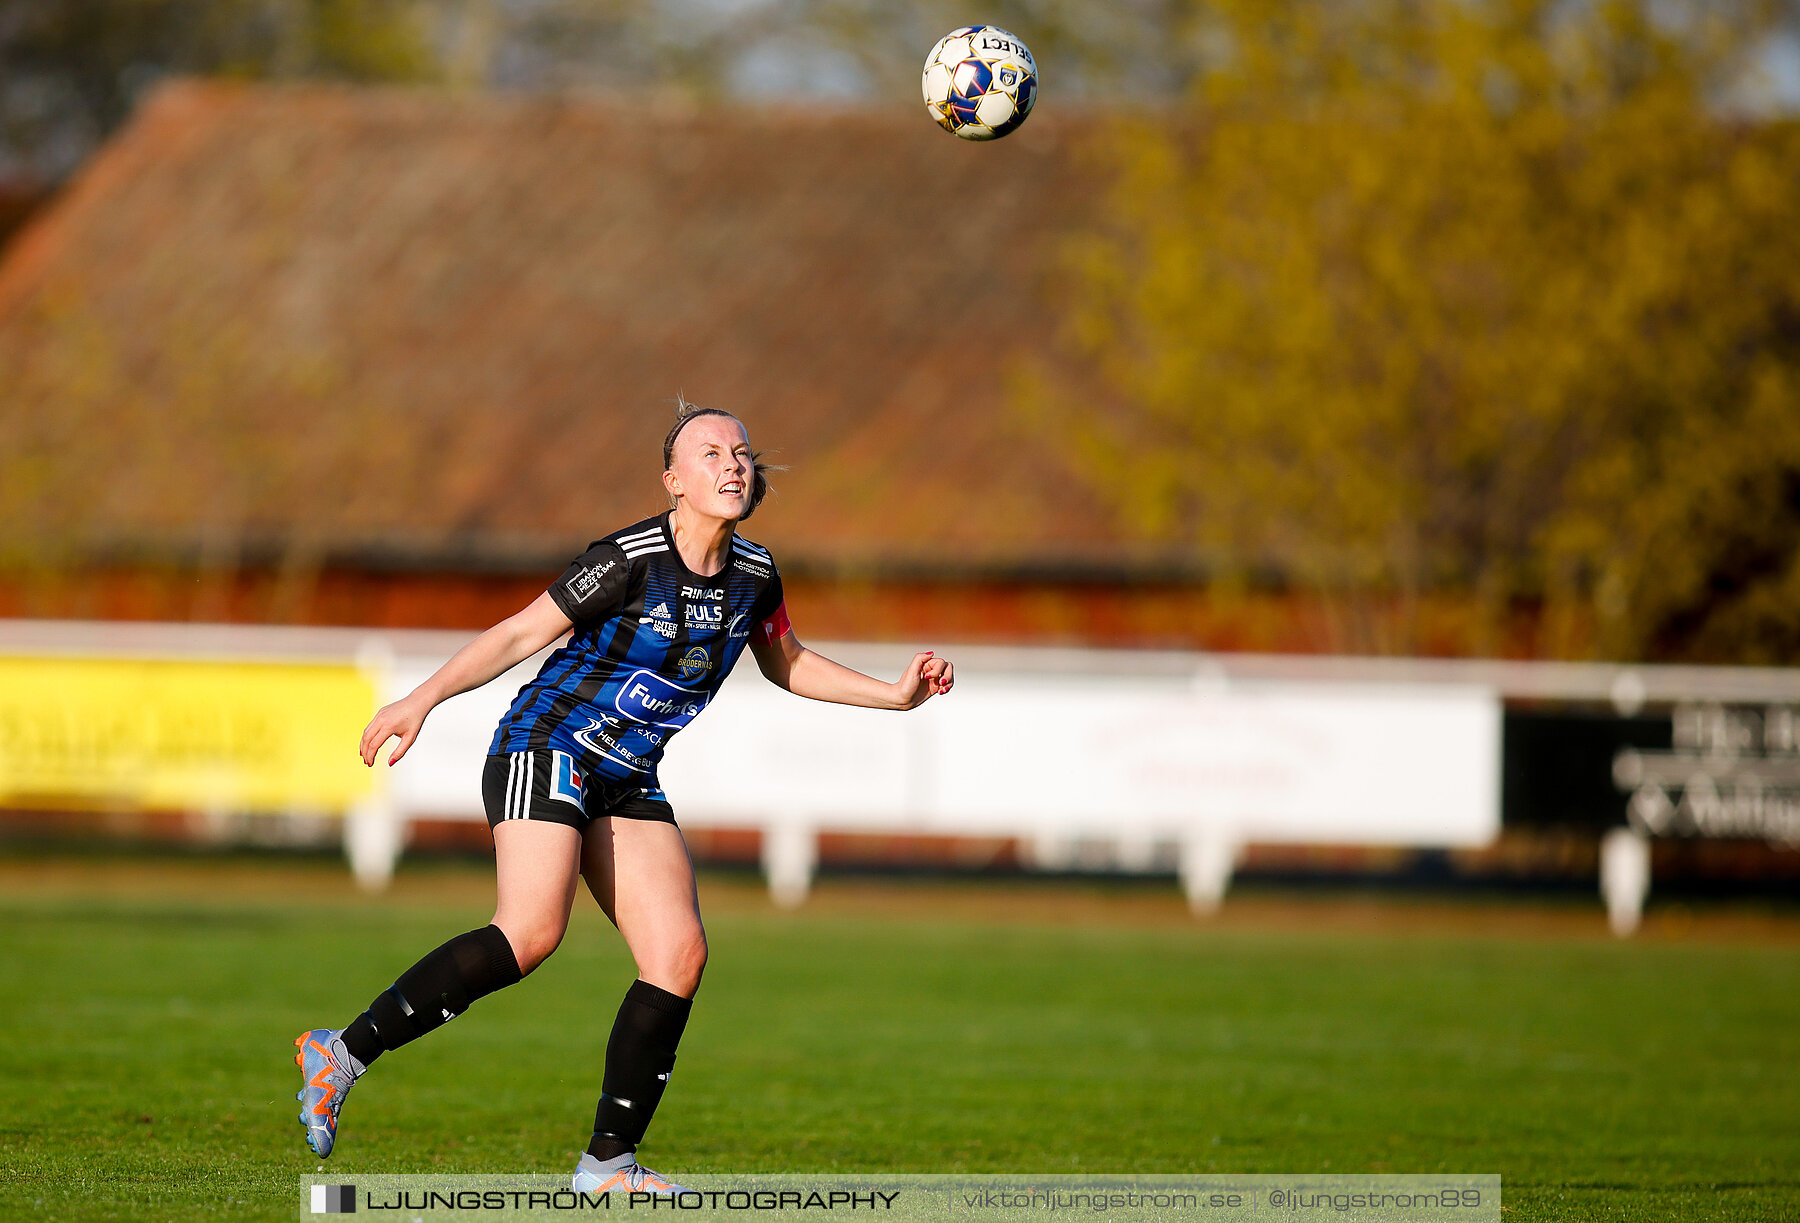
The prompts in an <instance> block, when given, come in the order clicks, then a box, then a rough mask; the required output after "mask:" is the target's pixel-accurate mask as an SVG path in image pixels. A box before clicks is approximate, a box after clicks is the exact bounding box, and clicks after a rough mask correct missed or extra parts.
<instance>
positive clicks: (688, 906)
mask: <svg viewBox="0 0 1800 1223" xmlns="http://www.w3.org/2000/svg"><path fill="white" fill-rule="evenodd" d="M757 458H758V456H757V454H756V453H755V452H754V451H752V450H751V449H750V439H749V436H748V435H747V434H746V432H745V430H744V426H743V425H742V424H741V423H740V422H739V421H738V420H737V418H736V417H734V416H731V415H729V414H728V413H725V412H721V411H718V410H716V409H710V408H698V409H697V408H694V407H693V406H692V405H689V404H686V403H683V404H681V405H680V407H679V409H678V412H677V417H676V421H675V426H674V427H673V428H672V429H670V430H669V435H668V437H667V438H665V439H664V441H663V485H664V487H666V488H667V489H668V492H669V497H670V500H671V502H672V504H673V506H674V508H673V509H672V510H671V511H669V512H667V513H664V514H661V515H659V516H657V517H654V518H647V519H645V520H644V521H642V522H639V523H635V524H633V525H632V526H629V527H626V528H625V529H624V530H622V531H616V532H614V533H613V534H612V535H609V536H607V537H606V538H605V539H602V540H599V541H597V542H596V543H594V544H593V545H591V546H590V547H589V548H588V550H587V552H586V553H584V554H583V555H582V556H581V557H579V558H578V559H576V560H575V561H574V563H572V564H571V565H570V566H569V568H568V570H567V572H565V573H564V574H563V575H562V577H561V578H559V579H558V580H557V581H556V582H555V584H553V585H552V586H551V587H550V589H549V590H548V591H546V592H545V593H544V594H542V595H540V596H539V597H538V598H537V599H536V600H535V601H534V602H533V603H532V604H531V605H530V606H529V607H527V608H525V609H524V610H523V611H521V612H519V613H518V614H517V615H514V616H512V617H510V618H509V619H506V620H503V621H501V622H500V623H499V624H497V625H495V626H494V627H493V628H491V629H489V630H488V631H487V632H485V633H483V634H481V636H479V637H477V638H476V639H475V640H474V641H472V642H470V643H469V644H468V645H466V646H464V647H463V648H462V649H461V650H459V651H457V653H456V655H455V657H453V658H451V659H450V661H449V662H447V663H445V664H444V665H443V666H442V667H440V668H438V670H437V672H436V673H435V674H434V675H432V677H431V678H430V679H428V680H426V681H425V682H424V683H423V684H420V685H419V687H418V688H417V689H416V690H414V691H413V692H412V693H411V694H410V695H409V696H407V697H405V698H404V699H403V700H399V701H396V702H395V703H394V704H392V705H389V706H387V707H385V708H384V709H382V710H381V711H380V712H378V713H377V714H376V715H375V717H374V720H373V721H371V722H370V723H369V726H368V729H367V730H365V731H364V732H363V737H362V758H363V763H364V764H367V765H370V766H373V764H374V763H375V758H376V756H377V754H378V753H379V752H380V751H381V749H382V748H383V747H384V746H385V745H386V744H387V742H388V741H389V740H390V739H398V740H399V745H398V746H397V747H396V748H395V749H394V751H393V754H392V755H391V756H390V757H389V758H388V763H389V764H390V765H392V764H393V763H394V762H395V761H397V760H399V759H400V758H401V757H402V756H404V755H405V754H406V751H407V749H408V748H410V747H411V746H412V744H413V742H414V740H416V739H417V738H418V736H419V730H420V728H421V727H422V726H423V725H424V722H425V718H426V716H427V715H428V714H429V713H430V712H431V711H432V709H433V708H435V707H436V706H437V704H438V703H439V702H440V701H443V700H446V699H448V698H449V697H452V696H455V695H456V694H457V693H459V692H466V691H468V690H469V689H471V688H475V687H479V686H480V685H482V684H485V683H487V682H488V681H489V680H491V679H493V678H494V677H495V676H497V675H500V674H501V673H503V672H505V671H506V670H508V669H509V668H511V667H512V666H514V665H515V664H516V663H519V662H521V661H523V660H524V659H526V658H529V657H531V655H533V654H535V653H536V652H537V651H538V650H540V649H542V648H544V647H545V646H546V645H549V644H550V643H551V642H552V641H554V640H556V639H557V638H558V637H560V636H561V635H562V634H564V633H567V632H570V631H571V629H572V630H573V632H572V634H571V636H570V638H569V641H568V643H567V644H566V645H564V646H563V647H562V648H561V649H559V650H557V651H555V652H554V653H552V654H551V655H550V657H549V658H548V659H546V660H545V662H544V665H543V668H542V669H541V670H540V671H539V672H538V675H537V678H536V679H534V680H532V681H531V682H530V683H528V684H526V685H525V686H524V687H523V688H522V689H520V691H519V695H518V697H517V699H515V700H514V701H513V704H512V708H511V710H510V711H509V712H508V713H507V715H506V717H505V718H503V719H502V720H501V722H500V727H499V730H498V731H497V732H496V733H495V735H494V742H493V746H492V747H491V748H490V749H489V753H490V754H489V755H488V758H487V766H486V769H485V771H484V772H483V774H482V786H481V792H482V799H483V802H484V804H485V805H486V807H487V817H488V823H489V825H490V826H491V827H492V829H493V833H494V857H495V863H496V867H497V873H498V892H499V898H498V902H497V904H496V905H495V908H494V920H493V922H492V924H490V925H487V926H484V927H482V928H481V929H479V930H471V931H469V932H468V933H467V934H459V935H458V936H456V937H455V938H453V939H451V940H450V941H449V942H447V943H445V944H444V945H443V946H442V947H439V948H438V949H437V950H436V951H433V952H432V953H431V954H429V955H427V956H426V957H425V958H424V959H422V960H420V961H419V962H418V963H417V964H414V965H413V966H412V967H411V968H409V969H407V970H406V971H405V972H404V973H402V974H400V979H399V980H397V981H396V982H394V984H393V985H392V986H390V987H389V988H387V989H385V990H383V991H382V992H381V993H380V994H378V995H376V997H375V1000H374V1001H373V1002H371V1003H370V1004H369V1009H368V1010H366V1011H364V1012H363V1013H362V1014H361V1015H359V1016H357V1017H356V1018H355V1019H353V1020H351V1021H350V1024H349V1026H347V1027H344V1028H314V1029H312V1030H311V1031H308V1032H304V1033H302V1034H301V1035H300V1036H299V1038H298V1039H296V1040H295V1041H294V1043H295V1045H297V1046H298V1047H299V1049H300V1052H299V1053H298V1054H296V1055H295V1058H294V1060H295V1062H297V1063H298V1064H299V1066H300V1071H301V1077H302V1079H303V1080H304V1085H303V1087H302V1088H301V1091H300V1095H299V1099H300V1102H301V1112H300V1121H301V1123H302V1124H303V1125H305V1126H306V1140H307V1143H308V1145H310V1146H311V1147H312V1149H313V1150H314V1151H316V1152H317V1153H318V1154H319V1155H320V1156H321V1157H324V1156H326V1155H329V1154H331V1149H332V1146H333V1144H334V1142H335V1141H336V1137H337V1121H338V1111H339V1110H340V1109H341V1108H342V1107H343V1104H344V1097H345V1096H346V1094H348V1092H349V1090H350V1087H351V1085H352V1084H354V1083H355V1082H356V1080H357V1079H358V1078H359V1077H361V1076H362V1075H363V1073H364V1072H366V1071H367V1069H368V1067H369V1065H370V1064H371V1063H373V1062H374V1061H375V1059H376V1058H377V1057H379V1056H381V1054H383V1053H385V1052H387V1051H388V1050H390V1049H398V1048H399V1047H400V1046H401V1045H404V1044H406V1043H407V1042H408V1041H411V1040H414V1039H416V1038H418V1037H420V1036H423V1035H425V1033H427V1032H430V1031H432V1030H433V1029H435V1028H438V1027H441V1026H442V1025H443V1024H445V1023H446V1022H448V1021H449V1020H451V1019H454V1018H455V1017H456V1016H458V1015H460V1014H461V1013H462V1012H463V1011H465V1010H467V1009H468V1007H469V1004H470V1003H472V1002H474V1001H475V1000H476V999H477V998H481V997H483V996H485V995H487V994H491V993H493V992H494V991H495V990H497V989H502V988H504V987H506V986H508V985H512V984H514V983H515V982H517V981H518V980H519V979H520V978H521V977H523V976H525V975H526V974H528V973H529V972H531V970H532V969H534V968H536V967H537V966H538V965H539V964H541V963H543V962H544V960H545V959H546V958H547V957H548V956H549V955H550V953H551V952H552V951H554V950H556V946H557V944H558V943H560V942H561V941H562V936H563V932H564V930H566V929H567V927H568V924H569V909H570V906H571V904H572V903H573V902H574V898H575V885H576V879H577V877H578V876H579V877H581V878H585V879H586V880H587V885H588V890H589V891H591V892H592V893H593V895H594V899H595V900H596V901H598V902H599V904H600V907H601V909H602V910H604V911H605V913H606V916H607V917H608V918H609V919H611V921H612V922H613V924H614V925H615V926H617V927H618V929H619V933H620V934H621V935H623V936H624V939H625V945H626V947H627V948H628V949H629V950H630V951H631V955H632V958H633V959H634V960H635V961H636V963H637V969H638V977H637V980H636V981H634V982H632V984H631V988H630V989H628V990H627V991H626V992H625V1000H624V1002H623V1003H622V1004H621V1005H620V1007H619V1013H618V1018H617V1019H616V1020H615V1021H614V1023H613V1029H612V1036H611V1038H610V1039H609V1040H608V1041H607V1045H606V1066H605V1071H604V1074H603V1076H602V1079H601V1094H600V1103H599V1107H598V1108H597V1110H596V1111H595V1114H594V1130H593V1138H592V1140H591V1141H590V1142H589V1143H588V1148H587V1153H586V1154H584V1155H583V1156H582V1157H581V1160H580V1162H579V1164H578V1166H577V1168H576V1174H575V1187H576V1188H577V1189H579V1190H584V1191H587V1192H604V1191H606V1190H608V1189H622V1190H627V1191H631V1192H640V1191H646V1190H647V1191H650V1192H662V1193H667V1192H669V1191H670V1189H671V1186H670V1184H669V1182H668V1181H667V1179H666V1178H663V1177H660V1176H658V1175H657V1174H655V1173H653V1172H650V1171H648V1170H647V1169H645V1168H643V1167H642V1166H641V1165H639V1164H638V1162H637V1159H636V1151H637V1146H638V1143H639V1142H641V1141H642V1140H643V1137H644V1130H645V1127H647V1126H648V1125H649V1124H650V1118H651V1116H652V1115H653V1114H654V1113H655V1111H656V1106H657V1103H658V1101H660V1100H661V1098H662V1094H663V1089H664V1086H665V1085H666V1084H667V1082H668V1078H669V1072H670V1070H671V1068H672V1067H673V1066H674V1064H675V1047H676V1045H677V1044H678V1043H679V1042H680V1040H681V1033H682V1030H683V1029H684V1028H685V1027H686V1026H687V1018H688V1010H689V1008H690V1006H691V1005H692V1000H693V997H694V992H695V991H696V990H697V989H698V988H699V986H700V974H701V970H702V969H704V968H705V966H706V933H705V931H704V930H703V929H702V927H701V924H700V909H699V901H698V897H697V895H696V892H695V887H694V868H693V863H692V861H691V860H690V859H689V857H688V852H687V845H686V843H685V842H684V841H683V840H682V837H681V832H680V830H679V829H678V828H677V827H676V826H675V817H674V813H673V811H672V810H671V809H670V807H669V803H668V800H667V798H665V797H664V795H663V792H662V789H661V788H660V787H659V786H658V784H657V777H656V767H657V761H658V760H659V759H660V758H661V757H662V752H663V748H664V746H665V745H666V744H667V742H668V739H669V736H671V735H673V734H674V733H675V732H676V731H678V730H680V729H681V728H682V727H683V726H685V725H687V723H688V722H689V721H691V720H692V719H693V717H694V715H695V714H697V713H699V712H700V710H701V709H703V708H704V707H705V706H706V703H707V701H709V700H711V699H712V696H713V694H714V693H715V692H717V691H718V688H719V685H720V683H722V682H723V681H724V679H725V676H726V675H727V674H728V673H729V672H730V671H731V668H732V665H733V664H734V663H736V662H737V659H738V656H739V655H740V654H742V653H743V651H744V647H745V646H746V645H748V646H749V647H750V649H751V650H752V651H753V652H754V653H755V655H756V662H757V665H758V666H759V667H760V668H761V669H762V673H763V674H764V675H766V676H768V677H769V679H770V680H772V681H773V682H774V683H776V684H778V685H780V686H781V687H783V688H786V689H787V690H788V691H789V692H793V693H796V694H798V695H800V696H806V697H811V698H813V699H814V700H820V701H836V702H839V703H842V704H846V705H863V706H868V707H870V708H877V709H916V708H918V707H919V706H920V705H922V704H924V703H925V701H926V700H928V699H929V698H930V697H931V696H932V695H933V694H936V693H944V692H949V691H950V688H951V685H952V683H953V674H952V669H951V666H950V663H949V662H948V661H946V660H945V659H942V658H937V657H934V656H933V655H932V654H930V653H925V654H919V655H917V656H915V657H914V658H913V660H912V662H911V664H910V665H908V667H907V668H906V672H905V674H903V675H902V676H901V677H900V679H899V680H898V681H897V682H895V683H892V684H885V683H882V682H881V681H879V680H876V679H872V678H870V677H869V676H866V675H863V674H861V673H859V672H856V671H852V670H850V669H849V668H848V667H843V666H840V665H838V664H837V663H835V662H832V661H831V660H830V659H828V658H825V657H823V656H822V655H819V654H816V653H814V652H813V651H811V650H809V649H807V648H806V647H805V646H803V645H801V644H800V643H799V641H797V640H796V639H795V637H794V634H793V631H792V629H791V628H790V627H789V624H788V617H787V610H786V606H785V604H784V602H783V599H782V591H781V578H780V576H779V575H778V574H777V572H776V570H775V562H774V561H773V560H771V559H770V557H769V554H768V552H767V551H765V550H764V549H763V548H761V547H759V546H758V545H756V544H753V543H751V542H750V541H749V540H747V539H744V538H742V537H741V536H739V535H738V534H737V525H738V523H739V522H741V521H743V520H744V519H746V518H748V517H750V515H751V513H752V512H754V511H755V509H756V507H757V506H758V505H759V504H761V502H762V499H763V496H764V494H765V493H766V492H767V491H768V480H767V476H766V470H767V469H766V468H765V466H764V465H763V464H761V463H759V462H758V461H757Z"/></svg>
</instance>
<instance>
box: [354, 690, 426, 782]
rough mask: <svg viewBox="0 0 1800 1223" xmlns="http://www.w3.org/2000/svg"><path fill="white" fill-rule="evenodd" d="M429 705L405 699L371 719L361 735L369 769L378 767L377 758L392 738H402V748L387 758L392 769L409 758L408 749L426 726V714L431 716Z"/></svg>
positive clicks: (384, 708) (377, 712)
mask: <svg viewBox="0 0 1800 1223" xmlns="http://www.w3.org/2000/svg"><path fill="white" fill-rule="evenodd" d="M430 712H431V709H430V707H429V706H423V707H422V705H421V703H420V702H418V701H415V700H414V699H413V698H412V697H410V696H408V697H402V698H401V699H400V700H398V701H395V702H394V703H393V704H392V705H383V706H382V707H381V708H380V709H378V710H377V711H376V712H375V716H374V717H373V718H371V719H370V720H369V725H368V728H367V729H366V730H364V731H363V735H362V762H363V763H364V764H366V765H368V766H369V767H370V768H373V767H375V756H376V754H377V753H378V752H380V751H381V747H382V745H383V744H384V743H386V742H387V741H388V740H389V739H395V738H397V739H399V740H400V746H399V747H397V748H395V749H394V753H393V755H391V756H389V757H388V761H387V762H388V764H389V766H390V767H391V766H392V765H394V764H395V763H397V762H398V761H399V759H400V757H402V756H404V755H406V749H407V748H409V747H411V746H412V745H413V740H414V739H417V738H418V737H419V728H420V727H422V726H424V725H425V715H426V714H428V713H430Z"/></svg>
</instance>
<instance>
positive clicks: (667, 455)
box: [663, 393, 787, 522]
mask: <svg viewBox="0 0 1800 1223" xmlns="http://www.w3.org/2000/svg"><path fill="white" fill-rule="evenodd" d="M701 416H723V417H724V418H725V419H726V420H737V423H738V424H739V426H742V425H743V423H744V422H743V421H741V420H738V418H737V417H735V416H733V415H732V414H731V413H729V412H727V411H725V410H724V409H723V408H703V407H701V406H700V405H699V404H695V403H689V402H688V401H687V398H686V396H684V395H681V394H679V393H677V394H676V396H675V423H674V424H673V425H671V426H670V427H669V432H668V436H666V437H664V438H663V470H664V471H668V470H670V469H671V468H673V467H674V466H675V439H676V438H678V437H680V436H681V431H682V430H683V429H684V428H686V427H687V423H688V422H689V421H691V420H694V419H695V418H697V417H701ZM749 433H750V431H749V430H748V429H745V430H744V434H745V436H748V435H749ZM763 453H764V452H763V451H761V450H752V451H751V452H750V469H751V472H752V475H751V479H750V508H749V509H747V510H745V511H744V516H743V518H739V519H738V521H739V522H743V521H744V519H746V518H749V517H750V515H752V514H754V513H756V507H757V506H759V505H761V504H762V503H763V498H764V497H766V496H768V495H769V473H770V472H771V471H786V470H787V468H785V467H781V466H778V465H776V464H774V463H765V462H763ZM669 505H670V507H671V508H673V507H674V505H675V497H674V495H673V494H670V496H669Z"/></svg>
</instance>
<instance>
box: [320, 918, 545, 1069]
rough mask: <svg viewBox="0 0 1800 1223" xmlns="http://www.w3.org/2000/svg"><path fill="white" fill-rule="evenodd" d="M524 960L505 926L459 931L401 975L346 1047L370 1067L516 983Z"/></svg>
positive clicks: (349, 1031) (347, 1032) (351, 1032)
mask: <svg viewBox="0 0 1800 1223" xmlns="http://www.w3.org/2000/svg"><path fill="white" fill-rule="evenodd" d="M519 977H520V973H519V961H518V960H517V959H516V958H515V957H514V956H513V950H512V944H511V943H509V942H507V941H506V935H505V934H503V933H502V932H501V930H500V927H499V926H483V927H482V928H481V929H479V930H471V931H469V932H468V933H467V934H459V935H457V936H456V937H455V938H453V939H451V940H450V941H449V942H447V943H445V944H444V945H443V946H442V947H439V948H438V949H437V950H436V951H434V952H432V953H431V954H430V955H428V956H426V957H425V958H424V959H422V960H420V961H419V962H418V963H417V964H414V965H413V966H412V967H411V968H409V969H407V970H406V971H405V972H403V973H401V974H400V979H399V980H398V981H396V982H394V983H393V985H391V986H389V987H388V988H387V989H385V990H383V991H381V993H380V994H379V995H377V996H376V998H375V1001H373V1002H371V1003H370V1004H369V1009H368V1010H366V1011H364V1012H363V1013H362V1014H361V1015H358V1016H357V1017H356V1018H355V1019H354V1020H352V1021H351V1023H350V1026H349V1027H347V1028H345V1029H344V1047H345V1048H346V1049H348V1050H350V1055H351V1056H352V1057H354V1058H355V1059H356V1060H357V1061H359V1062H361V1063H362V1064H363V1065H365V1066H367V1065H368V1064H369V1063H371V1062H373V1061H374V1060H375V1059H376V1058H378V1057H380V1056H381V1055H382V1054H383V1053H384V1052H386V1051H387V1050H389V1049H398V1048H399V1047H400V1046H401V1045H404V1044H405V1043H406V1042H407V1041H410V1040H416V1039H418V1038H419V1037H421V1036H423V1035H425V1033H427V1032H431V1031H435V1030H436V1029H438V1028H441V1027H443V1026H444V1024H446V1023H448V1022H449V1021H450V1020H452V1019H455V1018H456V1017H457V1016H458V1015H460V1014H462V1013H463V1012H464V1011H466V1010H468V1009H469V1004H470V1003H472V1002H474V1001H475V1000H476V999H477V998H485V997H487V996H488V995H489V994H491V993H493V992H494V991H495V990H497V989H504V988H506V987H507V986H508V985H513V984H516V983H517V982H518V980H519Z"/></svg>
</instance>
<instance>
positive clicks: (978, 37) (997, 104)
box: [921, 25, 1038, 140]
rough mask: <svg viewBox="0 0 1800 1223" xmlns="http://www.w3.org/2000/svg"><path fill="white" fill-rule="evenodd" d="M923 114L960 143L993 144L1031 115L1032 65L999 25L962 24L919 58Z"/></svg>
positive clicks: (1034, 97)
mask: <svg viewBox="0 0 1800 1223" xmlns="http://www.w3.org/2000/svg"><path fill="white" fill-rule="evenodd" d="M921 83H922V85H923V87H924V90H925V109H926V110H928V111H930V112H931V117H932V118H933V119H936V120H937V121H938V126H939V127H941V128H943V129H944V130H945V131H947V132H952V133H954V134H956V135H958V136H961V137H962V138H963V139H964V140H996V139H998V138H1000V137H1001V136H1004V135H1006V134H1007V133H1008V132H1010V131H1012V130H1013V129H1014V128H1016V127H1018V126H1019V124H1021V123H1023V122H1025V117H1026V116H1027V115H1029V114H1030V113H1031V106H1032V103H1034V102H1036V101H1037V86H1038V73H1037V61H1036V60H1034V59H1032V58H1031V52H1030V51H1029V50H1027V49H1026V47H1025V44H1024V43H1022V42H1020V41H1019V39H1018V36H1017V35H1014V34H1008V33H1007V32H1006V31H1005V30H1003V29H1001V28H1000V27H999V26H992V25H967V26H963V27H962V28H961V29H960V30H951V31H950V32H949V33H948V34H946V35H944V36H943V37H942V38H940V39H938V44H937V46H935V47H933V48H932V49H931V54H930V55H928V56H926V57H925V75H924V78H923V80H922V82H921Z"/></svg>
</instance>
